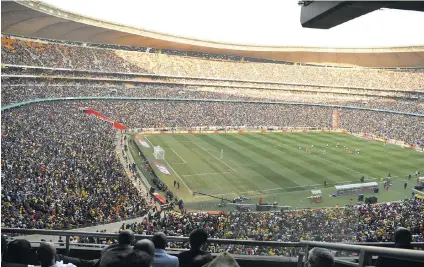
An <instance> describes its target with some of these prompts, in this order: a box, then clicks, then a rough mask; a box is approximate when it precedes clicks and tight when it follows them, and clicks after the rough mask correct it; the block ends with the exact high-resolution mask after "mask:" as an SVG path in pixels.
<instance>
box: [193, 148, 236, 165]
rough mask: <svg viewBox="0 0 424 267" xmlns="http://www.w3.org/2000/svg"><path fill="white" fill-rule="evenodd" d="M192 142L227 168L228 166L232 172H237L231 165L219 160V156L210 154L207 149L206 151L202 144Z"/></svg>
mask: <svg viewBox="0 0 424 267" xmlns="http://www.w3.org/2000/svg"><path fill="white" fill-rule="evenodd" d="M193 144H195V145H196V146H198V147H200V148H201V149H203V150H204V151H206V153H208V154H209V155H211V156H212V157H214V158H216V159H217V160H219V161H220V162H221V163H222V164H224V165H225V166H227V167H228V168H230V169H231V170H232V171H233V172H237V171H236V170H234V169H233V168H231V166H229V165H228V164H227V163H225V162H223V161H222V160H220V159H219V158H217V157H215V156H214V155H213V154H211V153H210V152H209V151H207V150H206V149H204V148H203V147H202V146H200V145H199V144H198V143H196V142H194V141H193Z"/></svg>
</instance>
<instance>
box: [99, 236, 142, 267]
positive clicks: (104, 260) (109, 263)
mask: <svg viewBox="0 0 424 267" xmlns="http://www.w3.org/2000/svg"><path fill="white" fill-rule="evenodd" d="M133 241H134V233H133V232H132V231H131V230H124V231H122V232H120V233H119V236H118V244H113V245H110V246H108V247H105V248H104V249H103V250H102V253H101V256H100V265H99V266H100V267H115V266H116V267H118V266H120V265H119V264H120V263H121V262H122V261H123V260H124V258H125V257H126V256H127V255H128V254H130V253H131V252H132V251H133V248H132V246H131V244H132V242H133Z"/></svg>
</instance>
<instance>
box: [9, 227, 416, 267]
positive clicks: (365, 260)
mask: <svg viewBox="0 0 424 267" xmlns="http://www.w3.org/2000/svg"><path fill="white" fill-rule="evenodd" d="M1 232H2V234H5V233H9V234H21V235H25V236H28V235H52V236H65V237H66V241H65V243H64V245H65V249H66V252H67V253H69V251H70V247H71V243H70V237H71V236H90V237H97V238H117V237H118V234H111V233H98V232H96V233H93V232H78V231H63V230H34V229H18V228H2V229H1ZM151 237H152V236H151V235H135V238H136V239H146V238H149V239H150V238H151ZM168 241H169V242H187V241H188V237H175V236H169V237H168ZM208 242H210V243H214V244H231V245H246V246H264V247H291V248H302V250H303V251H302V252H301V253H300V254H299V256H298V259H297V267H302V266H303V265H304V260H305V256H306V255H308V252H309V250H310V249H311V248H313V247H322V248H327V249H330V250H335V251H349V252H356V253H358V254H359V257H358V262H354V261H349V260H346V259H337V258H336V263H338V264H340V265H343V266H354V267H363V266H369V265H371V264H372V256H384V257H389V258H396V259H401V260H412V261H417V262H422V263H423V264H424V251H421V250H408V249H397V248H390V247H389V246H393V245H394V244H393V243H352V244H342V243H327V242H315V241H300V242H278V241H256V240H237V239H213V238H211V239H208ZM72 245H74V244H72ZM81 245H83V246H85V247H86V248H89V247H94V246H96V245H94V244H81ZM97 246H99V245H97ZM412 246H413V247H415V248H424V242H413V243H412ZM269 258H270V257H268V259H269ZM275 258H276V260H277V261H280V260H281V257H275Z"/></svg>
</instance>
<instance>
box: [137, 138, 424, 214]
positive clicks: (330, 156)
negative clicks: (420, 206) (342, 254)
mask: <svg viewBox="0 0 424 267" xmlns="http://www.w3.org/2000/svg"><path fill="white" fill-rule="evenodd" d="M134 138H135V140H136V143H137V145H138V146H139V148H140V149H142V151H143V153H144V154H145V155H146V157H147V158H148V159H149V161H150V162H151V163H153V162H159V163H161V164H163V165H165V166H166V167H167V168H168V170H169V172H170V173H171V175H167V174H162V173H161V172H160V171H159V170H158V169H157V168H156V167H154V165H153V164H152V167H153V168H154V169H155V172H156V174H157V175H158V176H159V177H160V178H161V179H162V181H164V182H165V183H166V184H167V185H168V187H169V188H171V190H173V191H174V192H176V194H177V196H179V197H180V198H182V199H183V200H184V202H185V203H186V207H187V208H189V209H193V210H200V209H204V210H221V208H218V207H217V204H218V203H219V202H220V201H219V200H216V199H213V198H210V197H205V196H193V194H192V193H193V192H202V193H207V194H211V195H216V196H222V197H225V198H229V199H233V198H235V197H237V196H240V195H243V196H247V197H249V198H251V200H250V201H247V202H246V203H257V202H258V200H259V198H262V199H263V201H264V202H268V203H272V202H274V201H277V202H278V204H279V205H288V206H291V207H292V208H298V207H301V208H305V207H322V206H335V205H337V204H339V205H346V204H356V203H357V197H356V196H355V195H354V196H349V195H347V196H339V197H330V194H332V193H335V191H336V190H335V188H334V186H335V185H343V184H349V183H359V179H360V177H361V176H362V175H365V177H366V178H365V179H366V182H380V179H381V178H383V177H387V175H388V174H389V173H390V174H391V176H392V177H393V178H392V181H393V183H394V186H393V187H392V188H391V189H390V190H389V192H385V191H384V190H383V186H382V185H381V186H380V193H376V194H375V193H368V194H365V196H369V195H373V196H376V197H377V198H378V202H386V201H393V200H400V199H404V198H406V197H410V196H411V188H412V187H413V186H414V185H415V184H416V178H415V171H416V170H420V169H421V171H422V167H423V166H424V153H420V152H417V151H415V150H411V149H406V148H401V147H398V146H395V145H384V144H383V143H381V142H377V141H371V140H366V139H361V138H358V137H354V136H351V135H347V134H339V133H323V132H319V133H312V132H311V133H303V132H302V133H264V134H260V133H249V134H162V135H137V136H136V137H134ZM140 139H144V140H145V141H146V142H148V143H149V144H150V145H151V146H153V145H154V146H158V145H159V146H161V147H162V148H163V149H164V151H165V160H156V159H155V158H154V157H153V155H152V152H153V149H152V147H150V148H145V147H143V146H142V145H141V144H140V142H139V140H140ZM337 143H338V144H339V145H338V147H336V144H337ZM327 144H328V147H327ZM311 145H313V149H312V152H311V153H309V152H306V151H305V148H306V147H310V146H311ZM299 146H301V149H299ZM344 146H347V147H349V148H352V149H353V150H355V149H359V154H355V153H354V154H349V153H347V151H346V149H345V148H344ZM130 149H133V150H134V149H135V148H134V147H132V148H131V147H130ZM324 150H325V152H324ZM134 154H135V153H133V155H134ZM135 156H136V157H138V154H137V155H135ZM137 161H138V160H136V162H137ZM408 174H412V175H413V178H412V179H411V180H408V179H407V176H408ZM325 177H326V178H327V187H324V178H325ZM174 180H176V181H178V182H179V183H180V185H181V188H180V189H179V190H177V189H176V188H174V187H173V181H174ZM405 182H408V186H407V189H404V186H403V185H404V183H405ZM311 189H320V190H322V192H323V202H321V203H312V202H310V201H309V200H308V199H307V197H308V196H310V195H311V192H310V190H311Z"/></svg>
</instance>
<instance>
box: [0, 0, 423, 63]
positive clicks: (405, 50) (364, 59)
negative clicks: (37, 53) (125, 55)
mask: <svg viewBox="0 0 424 267" xmlns="http://www.w3.org/2000/svg"><path fill="white" fill-rule="evenodd" d="M1 5H2V10H1V12H2V14H1V17H2V18H1V19H2V25H1V27H2V33H7V34H13V35H20V36H26V37H32V38H46V39H56V40H67V41H76V42H87V43H103V44H117V45H130V46H143V47H154V48H158V49H175V50H181V51H196V52H204V53H214V54H228V55H239V56H245V57H256V58H266V59H273V60H280V61H290V62H299V63H314V64H324V65H339V66H361V67H424V46H415V47H392V48H322V47H301V46H298V47H294V46H291V47H277V46H255V45H241V44H230V43H218V42H212V41H202V40H196V39H192V38H185V37H178V36H173V35H167V34H161V33H156V32H152V31H147V30H144V29H140V28H135V27H130V26H125V25H121V24H117V23H113V22H106V21H100V20H98V19H93V18H90V17H87V16H83V15H78V14H75V13H71V12H67V11H64V10H61V9H58V8H56V7H53V6H50V5H48V4H45V3H42V2H12V1H2V2H1Z"/></svg>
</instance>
